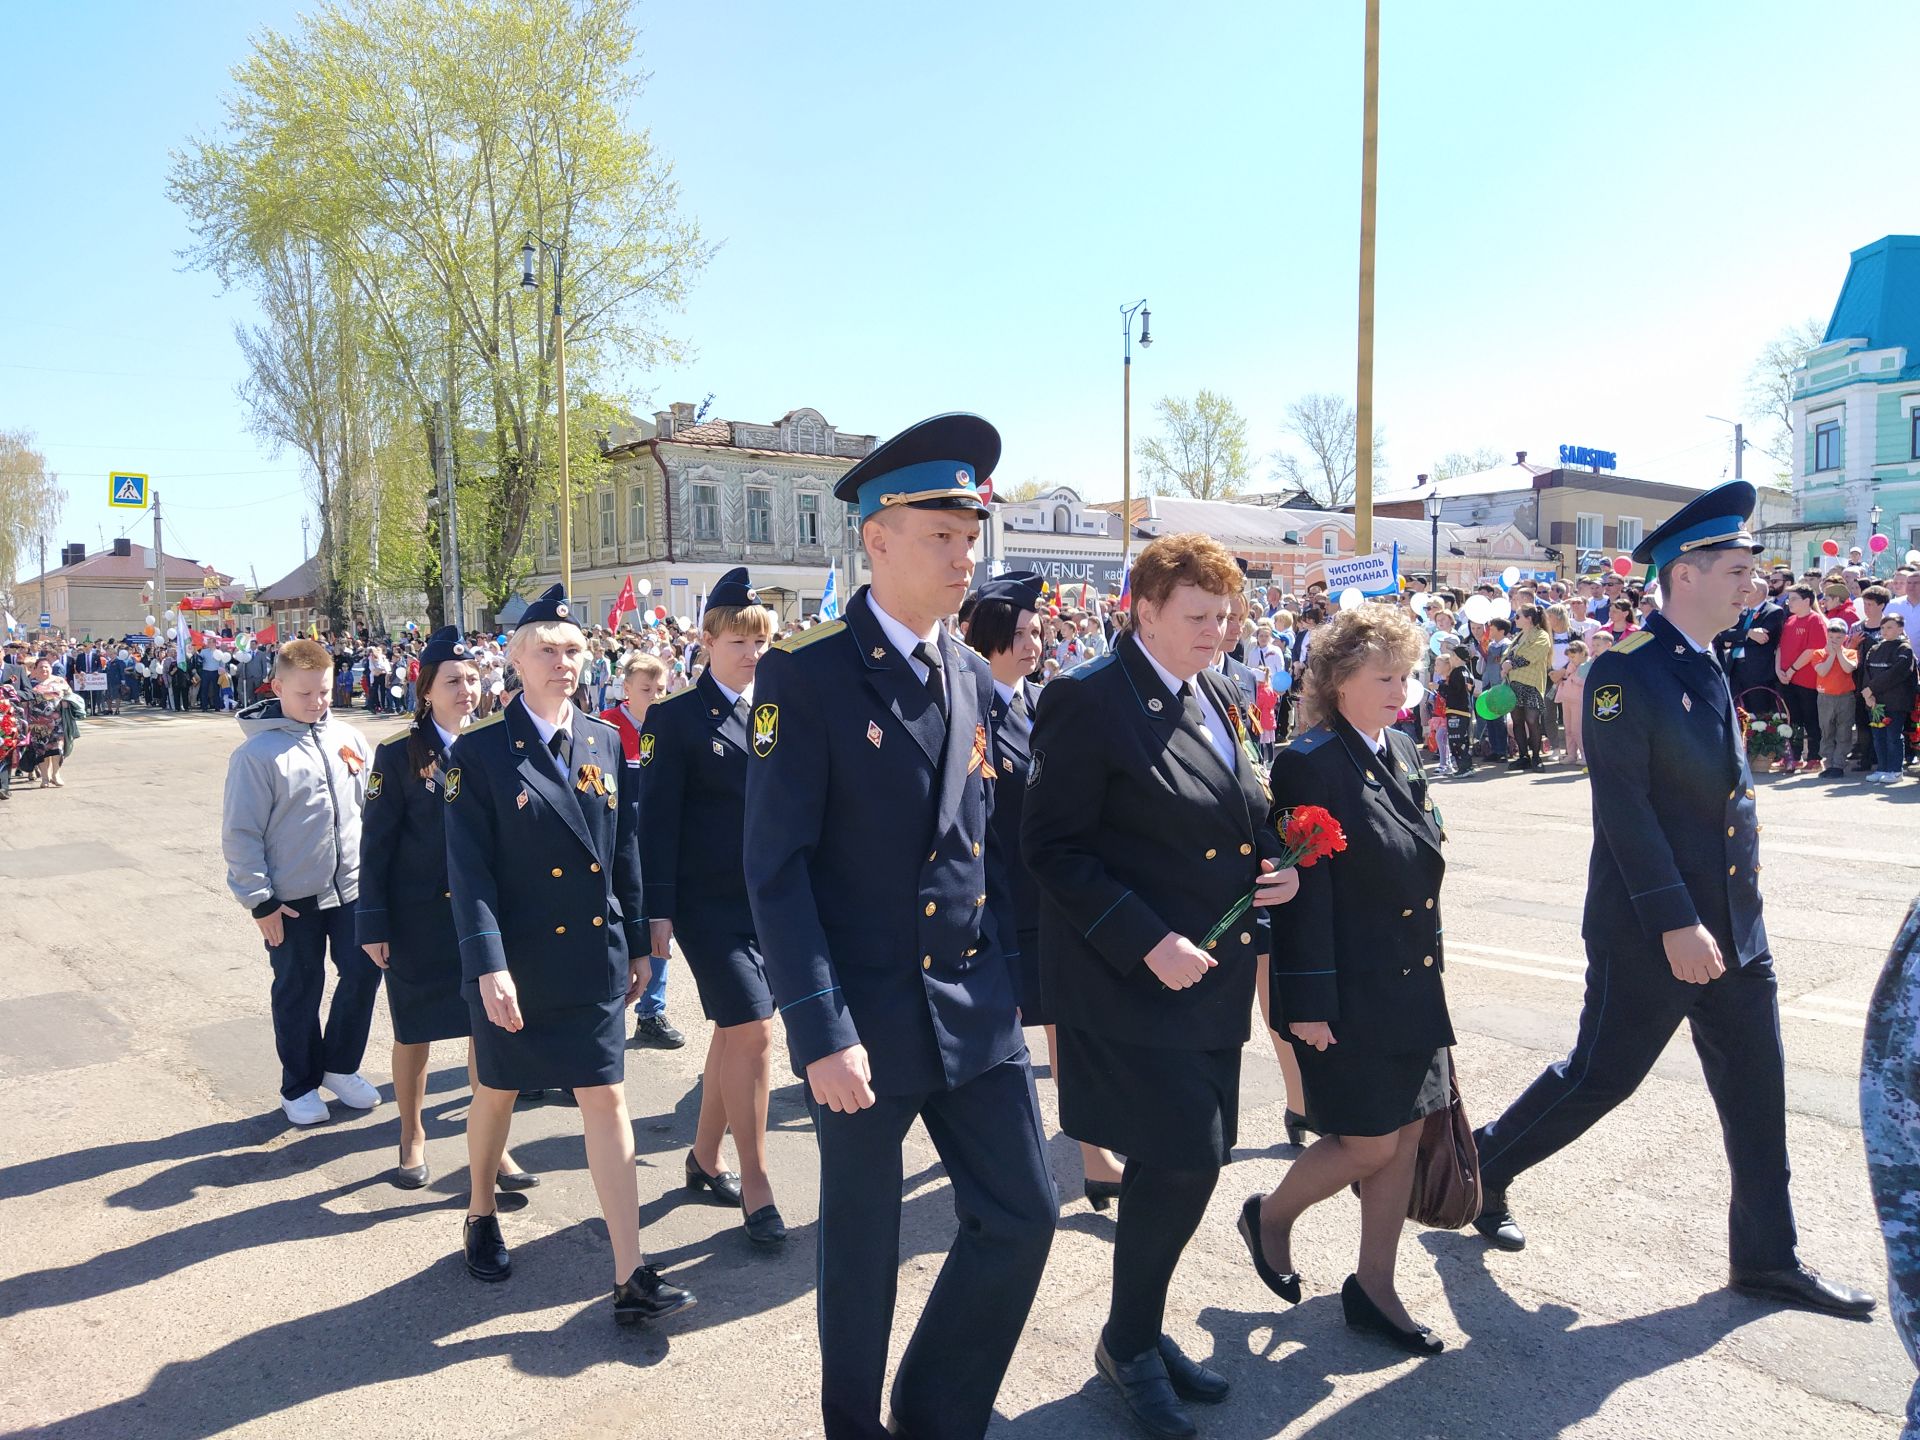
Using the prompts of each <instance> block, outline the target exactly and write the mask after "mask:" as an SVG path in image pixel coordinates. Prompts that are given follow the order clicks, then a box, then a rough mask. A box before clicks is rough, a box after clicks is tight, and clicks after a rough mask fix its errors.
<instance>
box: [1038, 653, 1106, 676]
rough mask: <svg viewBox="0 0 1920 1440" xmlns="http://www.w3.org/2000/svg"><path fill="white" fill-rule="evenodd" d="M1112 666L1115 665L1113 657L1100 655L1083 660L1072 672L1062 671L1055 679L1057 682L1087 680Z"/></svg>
mask: <svg viewBox="0 0 1920 1440" xmlns="http://www.w3.org/2000/svg"><path fill="white" fill-rule="evenodd" d="M1111 664H1113V656H1112V655H1099V656H1096V657H1095V658H1093V659H1092V660H1082V661H1081V662H1080V663H1079V664H1078V665H1076V666H1074V667H1073V668H1072V669H1071V670H1062V671H1061V672H1060V673H1059V674H1058V675H1056V676H1054V677H1053V678H1054V679H1056V680H1085V679H1086V678H1087V677H1088V676H1090V675H1098V674H1099V673H1100V672H1101V671H1102V670H1104V669H1106V668H1107V667H1108V666H1109V665H1111Z"/></svg>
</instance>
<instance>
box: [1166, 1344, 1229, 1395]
mask: <svg viewBox="0 0 1920 1440" xmlns="http://www.w3.org/2000/svg"><path fill="white" fill-rule="evenodd" d="M1160 1363H1161V1364H1162V1365H1165V1366H1166V1367H1167V1383H1168V1384H1170V1385H1171V1386H1173V1393H1174V1394H1176V1395H1178V1396H1179V1397H1180V1398H1181V1399H1182V1400H1194V1401H1198V1402H1199V1403H1200V1404H1202V1405H1218V1404H1219V1403H1220V1402H1221V1401H1222V1400H1224V1399H1226V1398H1227V1392H1228V1391H1230V1390H1232V1389H1233V1387H1232V1386H1231V1385H1229V1384H1228V1383H1227V1377H1226V1376H1224V1375H1222V1374H1220V1373H1219V1372H1218V1371H1215V1370H1209V1369H1208V1368H1207V1367H1206V1366H1204V1365H1202V1364H1201V1363H1200V1362H1199V1361H1198V1360H1191V1359H1189V1358H1187V1355H1186V1353H1185V1352H1184V1351H1182V1350H1181V1348H1180V1347H1179V1346H1178V1345H1176V1344H1174V1343H1173V1341H1172V1340H1170V1339H1169V1338H1168V1337H1166V1336H1165V1335H1162V1336H1161V1337H1160Z"/></svg>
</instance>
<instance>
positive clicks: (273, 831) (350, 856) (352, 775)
mask: <svg viewBox="0 0 1920 1440" xmlns="http://www.w3.org/2000/svg"><path fill="white" fill-rule="evenodd" d="M236 718H237V719H238V720H239V721H240V728H241V729H242V730H243V731H244V732H245V733H246V737H247V738H246V739H245V740H244V741H242V742H241V745H240V748H239V749H237V750H235V751H234V752H233V754H232V755H231V756H229V757H228V759H227V790H226V802H225V805H224V808H223V812H222V815H223V818H222V824H221V836H220V848H221V851H222V853H223V854H224V855H225V856H226V860H227V888H228V889H229V890H231V891H233V896H234V898H235V899H236V900H238V901H239V902H240V903H241V904H242V905H244V906H246V907H247V909H248V910H249V911H251V912H252V913H253V914H254V915H255V916H260V915H265V914H269V913H271V911H272V910H273V909H274V907H275V906H277V905H279V904H280V903H282V902H284V901H287V900H306V899H310V898H312V899H317V900H318V901H319V908H320V909H322V910H326V909H331V908H332V907H333V906H335V905H351V904H352V903H353V902H354V900H355V899H357V898H358V897H359V894H360V807H361V805H362V804H363V803H364V802H365V800H366V784H367V768H368V765H369V764H370V763H371V760H372V756H371V754H370V753H369V751H368V747H367V742H366V740H365V739H364V738H363V737H362V736H361V734H360V732H359V731H358V730H356V729H354V728H353V726H351V725H349V724H347V723H346V722H345V721H343V720H336V719H334V718H333V716H332V713H331V712H329V713H328V716H327V718H326V719H324V720H322V721H321V722H320V723H319V724H318V725H303V724H301V723H300V722H299V721H297V720H289V719H287V718H286V717H285V716H284V715H282V714H281V713H280V702H279V701H278V700H262V701H261V702H260V703H259V704H257V705H250V706H248V707H247V708H246V709H244V710H242V711H240V713H239V715H238V716H237V717H236Z"/></svg>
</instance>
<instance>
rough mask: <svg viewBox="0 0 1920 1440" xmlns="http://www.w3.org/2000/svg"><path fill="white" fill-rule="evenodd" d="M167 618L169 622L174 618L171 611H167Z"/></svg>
mask: <svg viewBox="0 0 1920 1440" xmlns="http://www.w3.org/2000/svg"><path fill="white" fill-rule="evenodd" d="M167 618H168V619H169V620H171V619H173V618H174V613H173V611H171V610H169V611H167Z"/></svg>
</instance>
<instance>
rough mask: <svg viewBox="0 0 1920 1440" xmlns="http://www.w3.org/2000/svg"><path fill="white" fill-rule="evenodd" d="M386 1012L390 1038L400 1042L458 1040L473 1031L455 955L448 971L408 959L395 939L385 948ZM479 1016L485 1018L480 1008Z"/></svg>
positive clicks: (410, 1043) (415, 1042)
mask: <svg viewBox="0 0 1920 1440" xmlns="http://www.w3.org/2000/svg"><path fill="white" fill-rule="evenodd" d="M387 1012H388V1013H389V1014H390V1015H392V1016H393V1038H394V1041H395V1043H396V1044H400V1045H424V1044H426V1043H427V1042H429V1041H432V1040H461V1039H465V1038H466V1037H467V1036H468V1035H471V1034H472V1033H473V1019H472V1017H471V1016H470V1015H469V1014H468V1013H467V1001H466V997H465V996H463V995H462V994H461V993H460V965H459V959H458V957H457V955H456V957H455V960H454V964H453V968H452V971H451V973H435V972H434V971H433V970H432V969H431V968H423V967H417V966H414V965H410V964H409V963H408V962H407V958H406V955H405V954H404V953H403V947H402V946H401V945H400V944H398V943H397V942H396V943H395V944H394V945H393V946H392V947H391V948H390V950H389V951H388V961H387ZM480 1018H481V1020H482V1022H483V1023H485V1021H486V1016H485V1013H484V1012H482V1014H481V1017H480Z"/></svg>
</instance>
